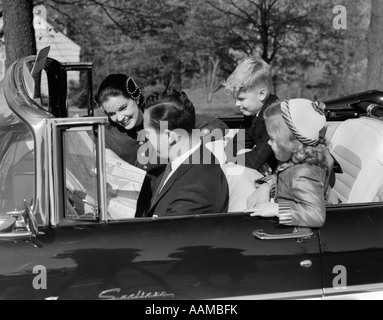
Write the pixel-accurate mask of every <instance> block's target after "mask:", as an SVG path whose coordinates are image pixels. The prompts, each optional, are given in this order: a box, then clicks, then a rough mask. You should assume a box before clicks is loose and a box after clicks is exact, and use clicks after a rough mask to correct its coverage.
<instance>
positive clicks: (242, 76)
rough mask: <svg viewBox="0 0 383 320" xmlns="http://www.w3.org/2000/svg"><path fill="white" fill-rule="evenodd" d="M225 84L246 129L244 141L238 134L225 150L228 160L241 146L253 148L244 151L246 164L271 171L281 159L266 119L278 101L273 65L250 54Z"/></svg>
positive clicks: (242, 127)
mask: <svg viewBox="0 0 383 320" xmlns="http://www.w3.org/2000/svg"><path fill="white" fill-rule="evenodd" d="M223 85H224V87H225V89H226V92H227V93H229V94H231V95H232V96H233V98H234V100H235V105H236V107H238V108H239V110H240V111H241V113H242V114H243V115H244V121H243V123H242V125H241V127H240V129H242V130H245V141H239V139H238V135H236V136H235V137H234V139H233V143H229V144H228V146H232V148H229V149H227V150H226V156H227V159H228V162H233V161H232V159H234V157H235V158H236V156H237V153H238V152H239V151H240V150H242V149H251V151H249V152H247V153H245V155H244V159H245V166H246V167H248V168H252V169H255V170H258V171H259V172H261V173H262V174H267V173H270V172H271V171H272V170H274V169H275V168H276V166H277V163H278V161H277V159H276V158H275V156H274V153H273V151H272V149H271V147H270V145H269V144H268V141H269V136H268V134H267V130H266V126H265V121H264V119H263V113H264V111H265V110H266V109H267V108H268V107H269V106H270V105H272V104H273V103H275V102H278V97H276V96H275V95H272V94H271V91H272V79H271V72H270V66H269V65H268V64H267V63H266V62H265V61H263V60H262V59H257V58H247V59H245V60H244V61H242V62H241V63H240V64H239V65H238V66H237V68H236V69H235V70H234V72H233V73H232V74H231V75H230V76H229V78H228V79H227V80H226V81H225V82H224V84H223Z"/></svg>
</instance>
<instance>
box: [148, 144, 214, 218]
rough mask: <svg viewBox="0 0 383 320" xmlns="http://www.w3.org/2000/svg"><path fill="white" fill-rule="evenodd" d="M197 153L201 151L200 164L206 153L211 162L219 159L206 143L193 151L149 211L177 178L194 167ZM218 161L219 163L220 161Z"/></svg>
mask: <svg viewBox="0 0 383 320" xmlns="http://www.w3.org/2000/svg"><path fill="white" fill-rule="evenodd" d="M196 153H199V161H200V162H199V163H200V164H203V159H204V154H205V155H209V157H210V158H211V163H214V161H217V160H216V159H215V157H214V155H213V154H212V153H211V152H210V150H209V149H207V148H206V147H205V146H204V145H201V146H200V147H199V148H198V149H197V150H196V151H195V152H193V153H192V154H191V155H190V156H189V158H188V159H187V160H185V163H183V164H181V165H180V166H179V167H178V169H177V170H176V171H175V172H174V173H173V174H172V176H171V177H170V178H169V180H168V181H167V182H166V184H165V185H164V186H163V188H162V190H161V192H160V193H159V194H158V195H157V198H156V201H155V202H153V203H152V204H151V206H150V209H149V211H148V212H150V211H151V210H152V209H153V207H155V206H156V204H157V203H158V201H160V200H161V199H162V198H163V196H164V195H165V194H166V193H167V192H168V191H169V190H170V189H171V188H172V187H173V185H174V183H175V182H176V181H177V180H179V179H180V178H181V177H182V176H184V175H185V174H186V172H188V171H189V170H190V169H191V168H192V167H193V159H195V157H196V156H197V155H196ZM216 163H218V161H217V162H216Z"/></svg>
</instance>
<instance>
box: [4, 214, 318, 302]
mask: <svg viewBox="0 0 383 320" xmlns="http://www.w3.org/2000/svg"><path fill="white" fill-rule="evenodd" d="M276 226H277V224H276V223H275V222H272V221H268V220H265V219H254V218H249V217H248V216H246V215H218V216H209V217H187V218H181V219H158V220H147V219H142V220H141V221H137V220H135V221H125V222H122V221H115V222H111V223H109V224H108V225H97V224H95V225H77V226H64V227H57V228H54V229H46V230H45V231H44V235H39V236H38V238H39V241H40V242H41V243H42V247H41V248H38V247H34V246H33V245H32V243H25V242H18V243H9V242H8V243H7V242H0V254H1V256H2V257H3V258H4V259H6V260H7V261H10V263H9V264H5V265H4V264H2V265H1V266H0V271H1V272H0V273H1V276H0V288H1V289H0V298H5V299H7V298H12V299H13V298H28V299H31V298H36V299H44V298H49V297H54V298H58V299H112V298H115V299H145V298H156V299H164V298H165V299H213V298H225V297H252V298H262V295H266V294H277V296H276V297H280V298H283V297H287V296H290V297H293V296H295V293H294V294H291V292H302V291H307V290H317V293H318V292H320V288H321V282H320V281H321V279H320V257H319V244H318V237H317V235H316V234H314V237H313V238H312V239H311V240H309V241H307V242H303V243H298V242H297V240H296V239H289V240H273V241H269V240H259V239H257V238H255V237H254V236H253V232H254V231H255V230H258V229H263V230H264V231H265V232H270V233H278V232H279V233H280V232H282V231H283V232H286V230H281V228H279V227H276ZM289 230H290V232H291V230H292V228H289ZM307 260H308V261H311V263H312V266H311V267H308V268H307V267H302V266H301V263H302V261H307ZM38 265H41V266H44V267H46V268H47V289H46V290H35V289H34V288H33V279H34V278H35V277H36V274H34V273H33V267H35V266H38ZM301 294H302V293H301ZM296 295H299V293H296Z"/></svg>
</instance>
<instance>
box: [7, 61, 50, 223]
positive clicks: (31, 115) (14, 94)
mask: <svg viewBox="0 0 383 320" xmlns="http://www.w3.org/2000/svg"><path fill="white" fill-rule="evenodd" d="M34 59H35V56H29V57H25V58H23V59H20V60H18V61H17V62H15V63H14V64H12V65H11V66H10V67H9V68H8V70H7V72H6V75H5V77H4V96H5V99H6V101H7V104H8V106H9V108H10V109H11V110H12V111H13V112H14V113H15V114H16V115H17V116H18V117H19V118H20V119H21V120H22V121H24V122H25V123H26V124H27V125H28V127H29V128H30V130H31V131H32V134H33V138H34V155H35V159H34V160H35V197H34V199H33V203H32V208H33V209H32V212H33V215H34V216H35V217H36V218H38V219H39V218H41V219H40V220H41V221H39V223H42V224H43V225H48V224H49V183H48V175H49V169H48V166H47V165H46V164H47V161H48V153H49V152H48V150H49V149H48V148H49V146H48V145H47V137H46V120H47V119H49V118H53V116H52V115H51V114H49V113H48V112H47V111H45V110H44V109H42V108H40V107H39V106H38V104H37V103H36V102H35V101H34V100H32V99H31V98H30V97H29V95H28V93H27V89H26V87H25V84H24V77H23V64H24V63H27V64H28V63H30V62H32V61H34Z"/></svg>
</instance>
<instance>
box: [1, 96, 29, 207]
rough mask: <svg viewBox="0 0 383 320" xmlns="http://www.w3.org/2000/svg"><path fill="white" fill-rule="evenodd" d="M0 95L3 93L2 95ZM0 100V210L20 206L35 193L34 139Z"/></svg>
mask: <svg viewBox="0 0 383 320" xmlns="http://www.w3.org/2000/svg"><path fill="white" fill-rule="evenodd" d="M1 96H2V95H1ZM1 100H2V101H0V214H5V213H6V212H10V211H14V210H22V209H23V201H24V200H27V201H28V202H29V203H30V202H31V201H32V199H33V197H34V194H35V170H34V168H35V166H34V161H35V160H34V140H33V135H32V132H31V130H30V129H29V127H28V126H27V124H26V123H24V122H22V121H21V120H20V119H19V118H18V117H17V115H15V114H14V113H13V112H12V111H11V110H10V109H9V108H8V106H7V103H6V102H5V99H1Z"/></svg>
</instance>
